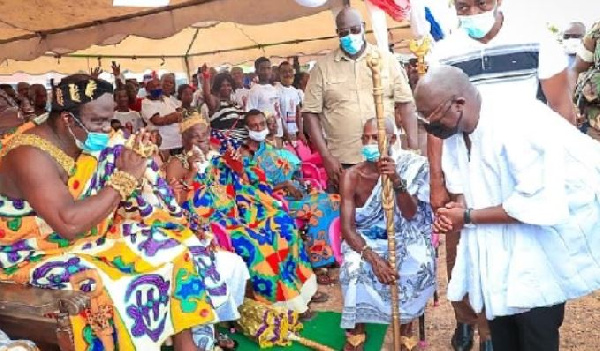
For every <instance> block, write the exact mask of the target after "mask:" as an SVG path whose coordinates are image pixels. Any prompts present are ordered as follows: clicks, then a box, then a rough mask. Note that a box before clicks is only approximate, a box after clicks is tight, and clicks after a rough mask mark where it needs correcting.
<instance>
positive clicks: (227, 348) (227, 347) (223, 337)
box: [217, 333, 238, 351]
mask: <svg viewBox="0 0 600 351" xmlns="http://www.w3.org/2000/svg"><path fill="white" fill-rule="evenodd" d="M217 345H219V347H220V348H221V349H222V350H224V351H233V350H235V349H237V347H238V342H237V341H235V340H233V339H232V338H230V337H229V336H228V335H227V334H223V333H219V336H218V337H217Z"/></svg>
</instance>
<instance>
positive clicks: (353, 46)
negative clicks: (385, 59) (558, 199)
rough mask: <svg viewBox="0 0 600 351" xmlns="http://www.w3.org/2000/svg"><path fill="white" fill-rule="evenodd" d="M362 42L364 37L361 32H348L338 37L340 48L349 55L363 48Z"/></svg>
mask: <svg viewBox="0 0 600 351" xmlns="http://www.w3.org/2000/svg"><path fill="white" fill-rule="evenodd" d="M364 44H365V38H364V35H363V33H362V32H361V33H359V34H348V35H347V36H345V37H341V38H340V45H341V46H342V50H344V51H345V52H347V53H348V54H350V55H356V54H357V53H358V52H359V51H360V50H361V49H362V48H363V45H364Z"/></svg>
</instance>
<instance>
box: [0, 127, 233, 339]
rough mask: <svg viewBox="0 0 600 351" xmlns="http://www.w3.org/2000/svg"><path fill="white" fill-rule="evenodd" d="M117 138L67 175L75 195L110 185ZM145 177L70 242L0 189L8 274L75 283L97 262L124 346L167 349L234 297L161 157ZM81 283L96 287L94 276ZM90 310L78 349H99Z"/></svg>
mask: <svg viewBox="0 0 600 351" xmlns="http://www.w3.org/2000/svg"><path fill="white" fill-rule="evenodd" d="M18 137H19V134H17V135H16V136H14V138H18ZM117 139H119V138H113V140H112V141H111V146H109V147H108V148H107V149H105V150H103V151H102V152H101V153H99V154H98V155H95V156H91V155H82V156H80V157H79V159H78V160H77V162H76V170H75V172H74V174H73V175H72V176H71V177H70V178H69V181H68V188H69V191H70V192H71V194H72V195H73V198H74V199H77V200H82V199H85V198H88V197H90V196H93V195H95V194H97V193H98V192H99V191H100V190H101V189H103V188H104V187H105V186H106V182H107V179H108V178H109V177H110V176H111V174H112V173H113V172H114V171H115V169H116V167H115V158H116V157H117V155H119V154H120V152H121V150H122V143H123V140H122V139H121V140H117ZM145 180H146V183H145V185H144V187H143V188H140V189H138V190H136V193H135V194H134V196H133V197H132V199H131V201H129V202H124V203H122V204H121V205H120V207H119V208H118V209H117V211H116V212H115V213H113V214H111V215H109V216H108V217H107V218H106V219H105V220H103V221H102V222H100V223H98V224H97V225H96V226H94V227H93V228H92V229H91V230H90V231H89V232H87V233H81V234H80V235H78V236H77V237H76V238H75V239H74V240H71V241H69V240H67V239H64V238H62V237H61V236H60V235H59V234H58V233H57V232H55V231H54V230H52V228H50V226H49V225H48V224H46V223H45V222H44V220H43V219H42V218H40V217H38V216H37V215H36V213H35V209H34V208H32V207H31V206H30V205H29V204H28V203H27V201H23V200H19V199H9V198H7V197H6V196H1V195H0V199H1V200H2V201H1V207H0V234H1V235H0V280H10V281H15V282H18V283H30V284H32V285H34V286H37V287H41V288H48V289H72V288H73V287H72V286H71V284H70V283H69V278H70V277H71V276H72V275H74V274H76V273H78V272H82V271H85V270H95V271H96V272H97V273H98V276H99V277H100V279H101V281H102V285H103V286H104V287H105V292H106V294H107V296H108V299H109V300H110V302H111V303H112V306H111V309H112V311H113V318H112V320H110V321H109V322H110V324H111V326H112V327H113V328H114V333H113V339H114V340H115V343H116V346H117V347H118V349H120V350H144V351H146V350H159V349H160V345H161V344H162V342H163V341H165V339H166V338H167V337H169V336H171V335H174V334H176V333H178V332H180V331H182V330H185V329H188V328H192V329H193V328H194V327H195V326H199V325H204V324H207V323H214V322H216V321H217V319H218V318H217V316H216V313H215V309H216V308H219V307H220V306H222V305H227V304H228V302H229V299H230V297H229V292H228V289H227V286H226V285H225V284H224V283H223V282H222V280H221V277H220V275H219V272H218V271H217V269H216V267H215V265H214V254H213V252H212V250H211V248H210V246H209V245H210V240H209V239H199V238H198V237H197V236H196V234H195V233H194V232H193V231H192V230H190V229H188V225H190V226H191V227H194V226H193V225H192V224H193V223H192V224H188V223H187V219H186V216H185V215H184V213H183V211H182V210H181V209H180V207H179V206H178V205H177V203H176V202H175V200H174V197H173V193H172V191H171V190H170V189H169V188H168V186H167V184H166V182H165V180H164V179H162V178H160V177H159V176H158V167H157V166H156V164H155V163H153V162H152V164H151V167H149V168H148V169H147V171H146V174H145ZM80 288H81V289H82V290H84V291H90V290H93V289H92V288H93V282H90V281H87V282H84V283H83V284H82V286H81V287H80ZM85 317H86V316H85V314H82V315H81V316H76V317H73V318H72V324H73V329H74V339H75V345H76V347H75V348H76V349H77V350H101V349H102V343H101V340H100V339H99V338H98V337H97V336H96V335H95V334H94V332H93V331H92V329H91V327H90V326H89V325H88V324H87V322H86V318H85Z"/></svg>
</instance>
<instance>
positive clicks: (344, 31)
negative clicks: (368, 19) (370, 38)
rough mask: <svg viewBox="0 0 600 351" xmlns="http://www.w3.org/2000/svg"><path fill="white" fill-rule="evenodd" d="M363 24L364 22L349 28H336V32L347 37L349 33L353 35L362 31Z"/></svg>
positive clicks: (341, 36)
mask: <svg viewBox="0 0 600 351" xmlns="http://www.w3.org/2000/svg"><path fill="white" fill-rule="evenodd" d="M363 25H364V24H361V25H359V26H354V27H350V28H343V29H336V32H337V35H338V37H340V38H343V37H347V36H349V35H350V34H354V35H356V34H360V33H362V30H363Z"/></svg>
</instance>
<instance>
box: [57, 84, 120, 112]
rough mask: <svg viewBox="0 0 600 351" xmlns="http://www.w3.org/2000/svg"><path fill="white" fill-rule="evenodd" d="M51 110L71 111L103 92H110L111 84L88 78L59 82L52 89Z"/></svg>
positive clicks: (111, 90)
mask: <svg viewBox="0 0 600 351" xmlns="http://www.w3.org/2000/svg"><path fill="white" fill-rule="evenodd" d="M53 92H54V93H53V94H52V95H53V96H52V111H56V112H63V111H69V112H72V111H73V110H75V109H76V108H77V107H79V106H81V105H83V104H87V103H88V102H91V101H93V100H96V99H98V98H99V97H100V96H102V95H104V94H112V93H113V86H112V84H110V83H109V82H107V81H104V80H100V79H94V78H90V79H87V80H82V81H80V82H73V83H63V82H61V83H60V84H58V86H56V87H55V88H54V89H53Z"/></svg>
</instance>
